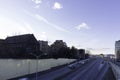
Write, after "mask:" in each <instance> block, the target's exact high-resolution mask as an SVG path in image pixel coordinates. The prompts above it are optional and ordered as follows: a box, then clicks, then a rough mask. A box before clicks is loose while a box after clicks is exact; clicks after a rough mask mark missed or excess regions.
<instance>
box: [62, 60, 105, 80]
mask: <svg viewBox="0 0 120 80" xmlns="http://www.w3.org/2000/svg"><path fill="white" fill-rule="evenodd" d="M105 64H106V62H103V59H101V58H98V59H96V60H94V61H92V62H89V63H88V64H87V65H86V66H84V67H82V68H79V69H78V70H77V71H76V72H74V73H72V74H70V75H68V76H66V77H64V78H62V79H60V80H97V77H98V75H100V74H99V72H100V71H101V69H102V68H103V67H104V66H105Z"/></svg>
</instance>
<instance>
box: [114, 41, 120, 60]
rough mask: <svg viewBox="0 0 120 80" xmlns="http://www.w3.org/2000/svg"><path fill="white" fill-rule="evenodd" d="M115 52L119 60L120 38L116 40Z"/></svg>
mask: <svg viewBox="0 0 120 80" xmlns="http://www.w3.org/2000/svg"><path fill="white" fill-rule="evenodd" d="M115 54H116V58H117V60H119V59H120V40H119V41H116V42H115Z"/></svg>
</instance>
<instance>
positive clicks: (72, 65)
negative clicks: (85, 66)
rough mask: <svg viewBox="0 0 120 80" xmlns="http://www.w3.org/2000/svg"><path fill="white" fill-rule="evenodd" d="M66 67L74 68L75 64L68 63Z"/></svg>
mask: <svg viewBox="0 0 120 80" xmlns="http://www.w3.org/2000/svg"><path fill="white" fill-rule="evenodd" d="M68 68H70V69H75V68H76V65H75V64H69V65H68Z"/></svg>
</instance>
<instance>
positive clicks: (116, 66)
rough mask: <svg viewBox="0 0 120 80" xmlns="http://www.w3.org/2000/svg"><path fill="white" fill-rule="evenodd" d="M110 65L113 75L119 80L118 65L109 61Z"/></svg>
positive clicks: (119, 70) (119, 71)
mask: <svg viewBox="0 0 120 80" xmlns="http://www.w3.org/2000/svg"><path fill="white" fill-rule="evenodd" d="M110 65H111V67H112V71H113V73H114V75H115V78H116V80H120V67H119V66H118V65H116V64H114V63H112V62H110Z"/></svg>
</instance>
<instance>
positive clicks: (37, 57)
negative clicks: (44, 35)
mask: <svg viewBox="0 0 120 80" xmlns="http://www.w3.org/2000/svg"><path fill="white" fill-rule="evenodd" d="M30 54H31V55H33V56H34V57H36V80H37V77H38V59H39V57H41V56H42V55H38V56H37V55H35V54H33V53H30Z"/></svg>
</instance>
